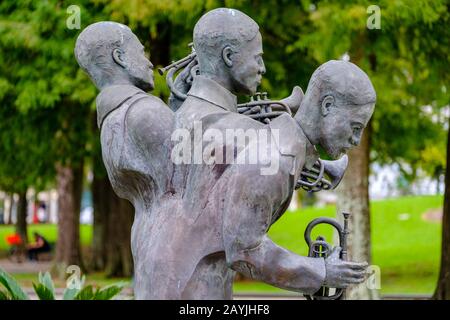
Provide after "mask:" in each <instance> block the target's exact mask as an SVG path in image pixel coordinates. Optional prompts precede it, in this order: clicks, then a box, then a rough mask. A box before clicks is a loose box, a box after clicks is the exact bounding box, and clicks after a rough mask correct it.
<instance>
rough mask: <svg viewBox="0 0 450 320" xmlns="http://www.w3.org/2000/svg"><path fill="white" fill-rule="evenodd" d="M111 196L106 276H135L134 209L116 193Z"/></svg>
mask: <svg viewBox="0 0 450 320" xmlns="http://www.w3.org/2000/svg"><path fill="white" fill-rule="evenodd" d="M110 195H111V197H110V206H111V207H110V211H109V217H108V239H107V265H106V275H107V276H108V277H126V276H131V275H132V274H133V257H132V254H131V226H132V225H133V214H134V208H133V206H132V205H131V203H130V202H128V200H124V199H121V198H119V197H118V196H117V195H116V194H115V193H114V192H111V193H110Z"/></svg>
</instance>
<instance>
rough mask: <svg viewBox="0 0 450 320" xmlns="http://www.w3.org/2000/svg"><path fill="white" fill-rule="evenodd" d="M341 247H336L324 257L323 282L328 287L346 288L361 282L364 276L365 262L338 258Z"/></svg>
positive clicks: (366, 265)
mask: <svg viewBox="0 0 450 320" xmlns="http://www.w3.org/2000/svg"><path fill="white" fill-rule="evenodd" d="M341 250H342V249H341V247H336V248H334V249H333V252H332V253H331V254H330V255H329V256H328V257H327V258H326V259H325V270H326V276H325V283H324V286H326V287H330V288H347V287H348V286H350V285H353V284H358V283H362V282H363V281H364V280H365V278H366V269H367V267H368V264H367V262H351V261H343V260H341V259H340V258H339V254H340V252H341Z"/></svg>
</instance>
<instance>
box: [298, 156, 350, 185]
mask: <svg viewBox="0 0 450 320" xmlns="http://www.w3.org/2000/svg"><path fill="white" fill-rule="evenodd" d="M347 165H348V156H347V155H344V156H342V157H341V158H340V159H339V160H335V161H329V160H322V159H319V160H317V161H316V163H314V165H313V167H312V168H311V169H306V168H303V170H302V172H301V173H300V179H299V180H298V181H297V185H296V186H295V189H298V188H302V189H303V190H306V191H308V192H317V191H321V190H333V189H334V188H336V187H337V185H338V184H339V182H341V180H342V178H343V177H344V173H345V169H347ZM327 178H328V179H327Z"/></svg>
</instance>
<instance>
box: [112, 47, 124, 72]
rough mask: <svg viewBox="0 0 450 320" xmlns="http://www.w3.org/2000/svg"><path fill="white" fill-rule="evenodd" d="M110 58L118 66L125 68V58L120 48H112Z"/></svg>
mask: <svg viewBox="0 0 450 320" xmlns="http://www.w3.org/2000/svg"><path fill="white" fill-rule="evenodd" d="M112 58H113V60H114V62H115V63H117V64H118V65H119V66H121V67H123V68H125V67H126V63H125V59H124V52H123V51H122V50H121V49H118V48H116V49H114V50H113V52H112Z"/></svg>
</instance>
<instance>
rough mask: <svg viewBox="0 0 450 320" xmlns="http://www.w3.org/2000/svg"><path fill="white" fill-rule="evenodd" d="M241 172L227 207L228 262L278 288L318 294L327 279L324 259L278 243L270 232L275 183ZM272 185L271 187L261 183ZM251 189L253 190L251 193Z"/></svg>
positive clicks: (250, 275) (247, 274)
mask: <svg viewBox="0 0 450 320" xmlns="http://www.w3.org/2000/svg"><path fill="white" fill-rule="evenodd" d="M271 178H273V179H276V178H277V177H276V176H275V177H274V176H257V177H256V178H249V177H245V175H242V174H241V175H239V176H238V177H236V179H233V180H234V181H233V183H232V187H233V189H232V190H233V192H232V196H231V197H230V198H229V200H227V204H226V205H225V207H224V210H225V212H224V225H223V234H224V243H225V253H226V259H227V263H228V265H229V266H230V267H231V268H232V269H233V270H235V271H238V272H241V273H243V274H244V275H246V276H248V277H250V278H252V279H256V280H260V281H263V282H266V283H268V284H271V285H274V286H276V287H279V288H283V289H287V290H292V291H300V292H304V293H309V294H312V293H315V292H316V291H317V290H318V289H319V288H320V287H321V286H322V285H323V283H324V280H325V261H324V259H322V258H309V257H303V256H300V255H297V254H295V253H293V252H290V251H288V250H286V249H284V248H282V247H280V246H278V245H277V244H275V243H274V242H273V241H272V240H271V239H270V238H269V237H268V236H267V231H268V228H269V225H270V221H271V213H272V208H273V205H274V203H275V199H277V198H278V196H279V194H278V195H277V194H276V193H277V192H280V190H277V186H276V183H268V182H267V181H266V182H265V183H264V182H263V181H260V180H261V179H271ZM263 185H269V186H271V187H272V189H271V190H265V189H264V188H261V187H259V186H263ZM248 190H252V191H251V192H249V191H248Z"/></svg>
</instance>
